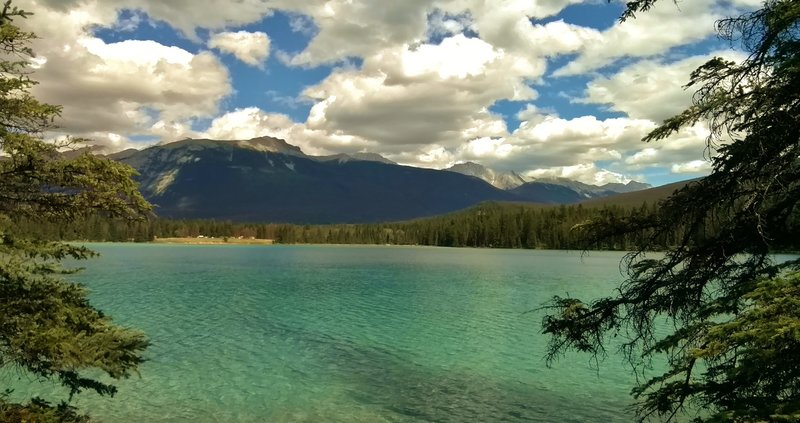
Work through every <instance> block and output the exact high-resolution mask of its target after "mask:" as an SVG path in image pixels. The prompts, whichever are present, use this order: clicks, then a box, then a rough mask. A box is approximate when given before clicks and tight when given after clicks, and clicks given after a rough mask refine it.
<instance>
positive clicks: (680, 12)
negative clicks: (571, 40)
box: [555, 0, 723, 76]
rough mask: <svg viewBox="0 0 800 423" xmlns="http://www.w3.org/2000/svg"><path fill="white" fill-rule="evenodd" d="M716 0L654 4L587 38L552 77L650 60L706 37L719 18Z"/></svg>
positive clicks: (720, 15)
mask: <svg viewBox="0 0 800 423" xmlns="http://www.w3.org/2000/svg"><path fill="white" fill-rule="evenodd" d="M715 6H716V0H697V1H691V2H682V3H680V6H679V5H678V4H676V3H674V2H670V1H661V2H657V3H656V4H655V5H654V6H653V8H652V9H651V10H649V11H648V12H647V13H642V14H639V15H637V17H636V19H628V20H626V21H625V22H618V23H616V24H615V25H614V26H612V27H611V28H609V29H607V30H605V31H603V32H602V33H599V34H597V35H596V36H592V37H586V38H585V39H584V42H583V43H582V44H581V46H580V47H579V48H578V52H579V55H578V57H577V58H576V59H575V60H573V61H571V62H570V63H568V64H567V65H565V66H564V67H562V68H560V69H558V70H556V71H555V75H557V76H563V75H578V74H583V73H587V72H590V71H593V70H595V69H599V68H602V67H604V66H606V65H608V64H610V63H611V62H613V61H614V60H616V59H619V58H623V57H651V56H654V55H657V54H660V53H664V52H666V51H668V50H669V49H670V48H672V47H676V46H681V45H685V44H688V43H691V42H696V41H699V40H702V39H704V38H706V37H709V36H710V35H712V34H713V32H714V22H716V21H717V20H719V19H720V18H722V17H723V16H722V14H721V11H720V10H718V9H717V8H716V7H715Z"/></svg>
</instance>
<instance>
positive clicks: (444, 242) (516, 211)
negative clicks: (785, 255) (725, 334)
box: [16, 203, 796, 250]
mask: <svg viewBox="0 0 800 423" xmlns="http://www.w3.org/2000/svg"><path fill="white" fill-rule="evenodd" d="M656 207H658V205H657V203H644V204H642V205H641V206H638V207H629V206H617V205H604V206H598V207H592V206H583V205H572V206H564V205H562V206H536V205H529V204H509V203H485V204H481V205H479V206H476V207H472V208H470V209H467V210H464V211H461V212H457V213H451V214H447V215H443V216H439V217H434V218H428V219H419V220H414V221H407V222H395V223H381V224H360V225H290V224H256V223H234V222H230V221H220V220H165V219H154V220H151V221H143V222H124V221H115V220H110V219H106V218H102V217H99V216H90V217H87V218H84V219H81V220H79V221H77V222H75V223H72V224H68V225H60V224H43V223H41V222H35V221H30V220H28V221H19V222H17V225H16V228H17V230H18V231H20V232H21V233H25V234H32V235H35V236H37V237H40V238H43V239H52V240H78V241H117V242H120V241H122V242H127V241H136V242H146V241H151V240H153V239H154V238H170V237H187V238H196V237H199V236H203V237H215V238H223V239H224V238H226V237H227V238H239V237H242V238H245V239H247V238H256V239H272V240H274V241H275V242H276V243H282V244H295V243H312V244H395V245H432V246H444V247H481V248H537V249H581V248H589V249H613V250H625V249H628V248H630V247H631V245H633V243H634V242H635V241H636V240H637V239H638V238H639V237H642V236H648V235H649V233H648V232H647V231H640V232H639V233H636V234H625V235H620V236H619V237H616V238H613V239H609V240H606V241H604V242H603V243H602V244H595V245H586V244H585V243H584V242H583V241H582V240H583V237H582V233H581V224H583V223H585V222H587V221H589V220H591V219H593V218H598V217H603V216H605V217H610V218H614V219H629V218H642V217H645V216H648V215H650V214H652V213H653V212H654V211H655V210H656ZM683 231H684V228H682V227H680V226H676V227H674V228H673V232H672V233H670V234H668V235H663V236H661V237H660V238H659V239H657V240H656V245H657V246H659V248H667V247H668V246H670V245H674V243H675V242H676V240H677V239H678V237H680V236H682V234H683ZM712 231H714V228H713V227H712V226H711V224H709V225H708V226H707V227H705V228H700V229H699V230H697V231H696V234H694V236H696V237H698V238H702V237H704V236H705V235H706V233H711V232H712ZM782 249H785V250H795V249H796V245H786V246H782Z"/></svg>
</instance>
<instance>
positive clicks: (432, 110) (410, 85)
mask: <svg viewBox="0 0 800 423" xmlns="http://www.w3.org/2000/svg"><path fill="white" fill-rule="evenodd" d="M543 72H544V62H543V61H541V62H531V59H530V58H528V57H520V56H516V55H512V54H508V53H505V52H503V51H501V50H496V49H494V48H492V47H491V46H490V45H488V44H487V43H485V42H484V41H482V40H480V39H477V38H467V37H464V36H463V35H456V36H453V37H449V38H446V39H444V40H443V41H442V42H441V43H440V44H436V45H431V44H425V45H420V46H417V47H416V48H412V47H411V46H407V45H404V46H401V47H396V48H391V49H386V50H382V51H380V52H378V53H377V54H375V55H373V56H370V57H368V58H366V59H365V61H364V65H363V66H362V68H361V69H359V70H355V69H343V70H338V71H335V72H333V73H332V74H331V75H330V76H328V77H327V78H326V79H325V80H324V81H323V82H321V83H320V84H319V85H317V86H314V87H310V88H308V89H307V90H306V91H305V92H304V94H305V96H306V97H309V98H311V99H313V100H315V101H316V104H315V105H314V107H313V108H312V109H311V113H310V115H309V118H308V122H307V123H308V125H309V127H310V128H313V129H318V130H326V131H328V132H337V131H340V132H343V133H348V134H352V135H356V136H359V137H362V138H364V139H368V140H373V141H376V142H378V143H381V144H383V145H411V144H433V143H442V142H447V143H448V145H452V144H455V143H459V142H462V141H466V140H468V139H472V138H478V137H482V136H497V135H499V134H498V132H505V126H504V124H501V123H500V118H499V117H497V116H493V115H491V114H490V113H489V112H488V111H487V108H488V107H489V106H491V105H492V104H493V103H494V102H495V101H497V100H500V99H513V100H525V99H533V98H534V97H535V95H536V94H535V92H534V91H533V90H532V89H531V88H530V87H529V86H528V84H527V81H528V80H529V79H531V78H536V77H538V76H540V75H541V74H542V73H543Z"/></svg>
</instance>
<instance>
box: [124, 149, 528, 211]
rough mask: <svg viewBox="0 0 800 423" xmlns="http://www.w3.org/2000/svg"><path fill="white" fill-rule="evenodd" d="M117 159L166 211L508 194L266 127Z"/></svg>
mask: <svg viewBox="0 0 800 423" xmlns="http://www.w3.org/2000/svg"><path fill="white" fill-rule="evenodd" d="M369 158H372V159H375V157H374V156H372V157H369ZM118 159H119V160H120V161H122V162H124V163H127V164H130V165H131V166H133V167H134V168H135V169H136V170H137V171H138V172H139V173H140V175H141V176H140V177H139V180H140V187H141V191H142V193H143V194H144V196H145V198H147V199H148V200H149V201H151V202H152V203H153V204H155V205H156V213H157V214H158V215H159V216H161V217H168V218H193V219H197V218H199V219H209V218H214V219H231V220H237V221H261V222H291V223H346V222H348V223H360V222H378V221H391V220H405V219H413V218H418V217H423V216H434V215H439V214H443V213H448V212H452V211H454V210H459V209H463V208H466V207H469V206H471V205H474V204H477V203H480V202H482V201H492V200H493V201H515V200H518V198H517V197H516V196H514V195H513V194H511V193H508V192H505V191H503V190H500V189H497V188H495V187H493V186H491V185H489V184H487V183H486V182H484V181H482V180H479V179H476V178H473V177H468V176H465V175H461V174H458V173H454V172H445V171H440V170H431V169H420V168H414V167H409V166H400V165H396V164H391V163H385V162H379V161H369V160H362V159H353V158H352V157H350V158H344V160H342V157H339V158H334V159H329V160H325V159H324V158H323V159H319V158H314V157H309V156H306V155H305V154H303V152H302V151H301V150H300V149H299V148H297V147H295V146H292V145H290V144H288V143H286V142H285V141H283V140H279V139H276V138H269V137H262V138H256V139H252V140H243V141H218V140H207V139H203V140H191V139H187V140H183V141H178V142H175V143H170V144H164V145H157V146H153V147H150V148H147V149H145V150H142V151H139V152H125V154H122V155H120V156H119V157H118Z"/></svg>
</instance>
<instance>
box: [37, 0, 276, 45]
mask: <svg viewBox="0 0 800 423" xmlns="http://www.w3.org/2000/svg"><path fill="white" fill-rule="evenodd" d="M28 1H33V0H28ZM37 3H38V5H41V6H47V7H48V8H49V9H51V10H53V11H57V12H59V13H63V14H69V13H75V12H76V11H80V12H78V13H84V11H87V10H90V11H91V12H90V13H91V16H92V17H95V16H99V15H103V16H106V17H108V16H110V17H112V22H110V23H108V24H111V23H113V19H115V18H116V15H117V11H118V10H121V9H128V10H135V11H141V12H144V13H146V14H147V15H148V16H150V17H151V18H152V19H155V20H159V21H163V22H166V23H167V24H169V25H170V26H172V27H173V28H176V29H178V30H179V31H181V32H182V33H183V34H184V35H185V36H187V37H189V38H191V39H194V40H199V38H198V37H197V33H196V31H197V29H198V28H205V29H210V30H218V29H223V28H229V27H235V26H241V25H245V24H248V23H252V22H257V21H260V20H261V19H263V18H264V17H266V16H269V15H270V14H271V13H272V9H273V7H274V6H275V5H276V2H274V1H271V0H237V1H236V3H235V4H221V3H220V2H219V1H217V0H169V1H152V0H39V1H38V2H37ZM26 9H35V11H36V12H37V13H39V10H40V9H41V7H33V8H32V7H26ZM104 26H105V25H104ZM58 29H59V26H58V25H56V26H55V27H54V30H58Z"/></svg>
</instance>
